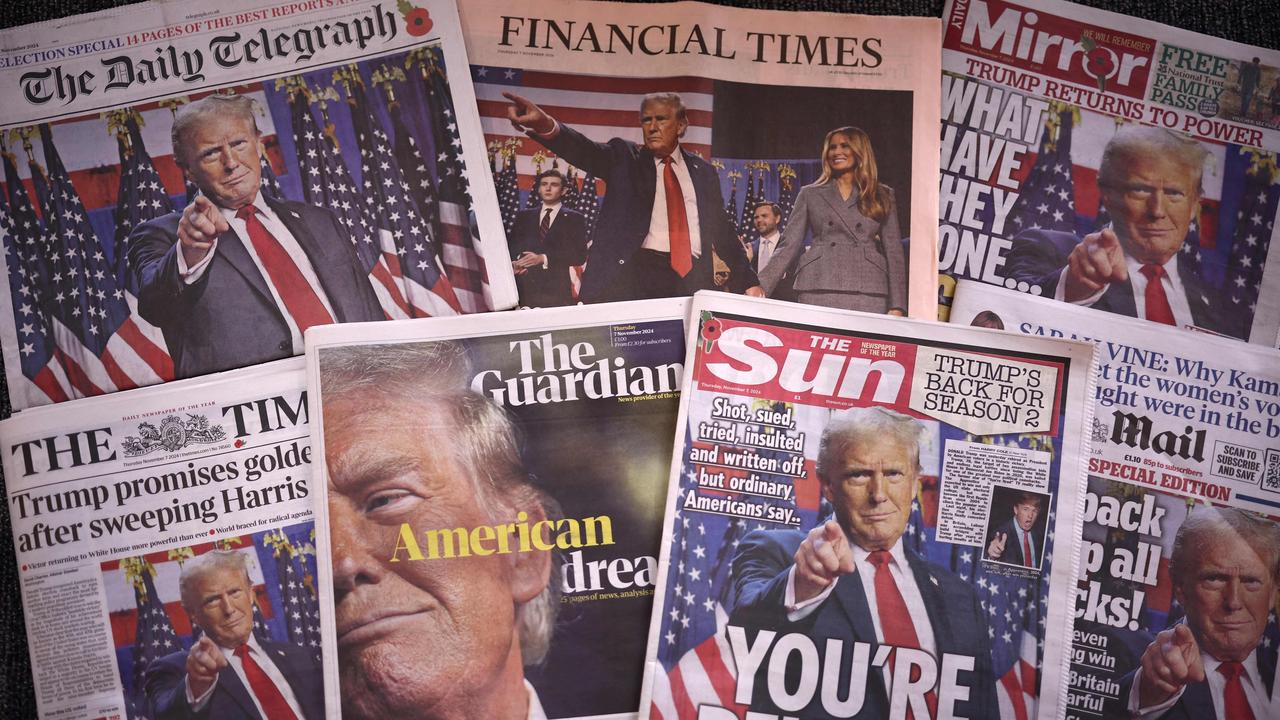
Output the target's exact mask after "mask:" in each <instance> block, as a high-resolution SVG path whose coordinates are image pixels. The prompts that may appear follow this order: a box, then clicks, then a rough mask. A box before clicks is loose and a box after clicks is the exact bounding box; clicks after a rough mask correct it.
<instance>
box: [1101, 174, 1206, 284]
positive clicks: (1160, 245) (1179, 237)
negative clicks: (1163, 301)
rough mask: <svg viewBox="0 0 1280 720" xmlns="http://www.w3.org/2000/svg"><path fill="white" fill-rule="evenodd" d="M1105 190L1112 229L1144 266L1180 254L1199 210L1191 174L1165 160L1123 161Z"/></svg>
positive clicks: (1195, 177)
mask: <svg viewBox="0 0 1280 720" xmlns="http://www.w3.org/2000/svg"><path fill="white" fill-rule="evenodd" d="M1119 165H1120V170H1119V172H1118V173H1117V177H1116V178H1115V179H1114V180H1110V181H1108V185H1107V187H1105V188H1104V189H1103V194H1102V200H1103V204H1105V205H1106V208H1107V210H1109V211H1110V212H1111V222H1112V228H1113V229H1114V230H1115V233H1116V236H1117V237H1118V238H1119V240H1120V243H1121V244H1122V245H1123V246H1124V248H1125V251H1126V252H1128V253H1129V255H1131V256H1132V257H1133V258H1134V259H1136V260H1138V261H1139V262H1142V263H1156V264H1164V263H1166V262H1168V261H1169V258H1172V257H1173V256H1174V255H1175V254H1177V252H1178V250H1180V249H1181V248H1182V241H1183V240H1185V239H1186V237H1187V232H1188V231H1190V229H1191V222H1192V221H1193V220H1194V219H1195V216H1196V212H1197V211H1198V209H1199V206H1200V187H1199V177H1198V174H1197V173H1196V171H1195V170H1193V169H1191V168H1188V167H1186V166H1185V165H1182V164H1180V163H1178V162H1177V161H1175V160H1174V159H1172V158H1170V157H1167V156H1164V155H1143V156H1138V157H1129V158H1126V159H1125V161H1124V162H1122V163H1119Z"/></svg>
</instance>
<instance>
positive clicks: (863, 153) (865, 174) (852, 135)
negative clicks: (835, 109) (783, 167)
mask: <svg viewBox="0 0 1280 720" xmlns="http://www.w3.org/2000/svg"><path fill="white" fill-rule="evenodd" d="M836 135H844V136H845V137H847V138H849V144H850V145H851V146H852V147H853V153H854V156H855V158H856V162H855V163H854V166H853V170H852V173H853V184H854V185H855V186H857V188H858V210H859V211H860V212H861V213H862V214H863V215H866V216H867V217H869V218H871V219H873V220H876V221H877V222H883V221H884V219H885V218H886V217H887V216H888V215H889V202H888V197H887V193H886V192H885V189H883V188H881V186H880V172H879V170H878V169H877V168H876V153H875V151H874V150H872V149H871V138H869V137H867V133H866V132H864V131H863V130H862V128H856V127H853V126H852V125H846V126H844V127H838V128H836V129H835V130H832V131H831V132H829V133H827V136H826V137H825V138H823V140H822V157H821V160H822V174H821V175H819V176H818V180H817V182H815V183H814V184H815V185H824V184H826V183H828V182H830V181H831V177H832V173H831V163H830V161H828V160H827V151H828V150H830V149H831V138H833V137H835V136H836Z"/></svg>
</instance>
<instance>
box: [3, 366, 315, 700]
mask: <svg viewBox="0 0 1280 720" xmlns="http://www.w3.org/2000/svg"><path fill="white" fill-rule="evenodd" d="M304 380H305V372H304V368H303V361H302V360H301V359H300V358H298V359H291V360H285V361H280V362H276V363H270V364H267V365H262V366H260V367H256V368H252V369H246V370H237V371H232V372H228V373H222V374H218V375H211V376H208V377H206V378H202V379H199V380H191V381H184V382H180V383H174V384H172V385H166V386H163V387H159V388H152V389H141V390H134V391H130V392H128V393H124V394H120V395H115V396H111V397H107V398H98V399H92V400H84V401H80V402H77V403H76V404H75V405H70V406H54V407H47V408H38V409H33V410H31V411H29V412H24V413H23V414H22V415H21V416H20V417H16V418H10V419H9V420H5V421H4V422H3V423H0V443H2V444H3V446H4V449H5V452H4V477H5V480H6V483H7V494H6V496H5V502H6V505H7V506H8V510H9V515H10V517H11V518H12V521H13V535H14V545H15V547H16V552H17V562H18V567H19V577H20V580H19V587H18V590H19V591H20V593H21V597H22V606H23V609H24V611H25V614H26V630H27V644H28V646H29V647H30V652H31V667H32V673H33V675H34V685H35V693H36V702H37V704H38V707H39V714H40V717H41V718H67V719H72V718H84V719H86V720H88V719H90V718H130V719H131V720H141V719H142V718H157V717H176V716H183V714H184V713H190V712H194V710H192V709H191V707H192V706H191V705H190V704H188V703H187V699H186V698H185V697H184V696H183V694H184V686H183V682H184V679H183V676H184V673H186V674H191V672H190V667H189V665H188V656H189V655H190V654H192V653H197V654H198V653H202V652H203V653H206V655H208V653H211V652H219V653H220V652H221V651H218V650H217V648H218V647H224V648H226V649H225V652H226V653H231V652H232V650H234V648H235V646H237V645H240V644H246V643H249V644H252V645H255V646H256V647H257V648H260V649H261V650H262V651H263V652H264V653H266V654H267V655H268V656H269V658H270V660H271V662H272V664H274V666H275V668H276V670H277V671H278V674H279V676H280V677H282V678H283V680H284V682H285V683H287V688H285V689H286V690H287V691H288V693H291V694H288V695H287V696H288V697H290V698H291V700H290V701H289V702H291V703H292V705H293V708H294V710H295V712H297V713H299V715H298V717H305V718H308V719H313V718H320V717H323V713H324V706H323V702H324V699H323V696H322V692H321V683H322V675H321V665H320V659H321V658H320V656H321V646H322V643H321V639H320V630H321V628H320V616H319V599H318V589H319V588H318V584H317V581H316V554H315V531H314V529H313V514H312V505H313V503H314V501H315V498H316V497H317V494H316V493H315V488H314V485H313V484H312V483H311V461H312V458H311V439H310V436H309V434H308V428H307V402H306V391H305V389H304V387H303V384H304ZM227 568H230V570H228V569H227ZM245 573H247V577H246V575H245ZM180 580H181V581H182V582H184V583H187V585H188V587H189V592H188V593H186V594H185V596H184V593H183V592H182V591H181V590H180V585H179V582H180ZM210 583H212V584H210ZM219 583H221V584H219ZM231 590H235V591H236V592H235V593H234V595H233V594H232V592H231ZM223 596H226V597H229V598H231V599H230V601H229V603H228V604H227V606H226V607H225V608H223V607H221V606H219V608H218V609H216V610H215V609H212V608H211V607H210V605H209V604H208V603H207V602H204V600H206V599H207V597H215V599H216V598H221V597H223ZM211 662H213V661H212V660H211ZM226 665H227V663H226V661H225V660H224V661H223V662H222V663H221V668H222V669H218V667H217V666H215V667H214V669H213V670H212V672H214V673H216V675H217V679H216V680H215V681H213V686H212V688H211V689H210V690H209V691H208V692H209V694H208V695H207V696H204V697H203V701H204V702H203V704H202V705H200V706H199V707H200V709H202V710H203V711H204V712H212V713H213V714H214V715H217V714H218V713H219V712H226V710H227V708H229V707H238V706H239V705H238V703H240V702H243V703H244V704H248V703H250V702H251V701H252V702H258V701H256V700H251V698H250V696H249V695H248V694H247V693H248V690H247V689H246V686H245V685H244V684H243V683H242V681H241V680H239V679H238V678H237V676H236V674H235V673H234V672H233V671H232V670H231V669H229V668H226ZM196 699H197V700H199V699H200V698H199V697H197V698H196Z"/></svg>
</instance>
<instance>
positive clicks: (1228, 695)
mask: <svg viewBox="0 0 1280 720" xmlns="http://www.w3.org/2000/svg"><path fill="white" fill-rule="evenodd" d="M1218 672H1220V673H1222V676H1223V677H1225V678H1226V679H1227V687H1226V690H1225V691H1224V692H1223V693H1222V705H1223V709H1224V710H1226V711H1227V717H1229V718H1231V720H1254V718H1253V709H1252V708H1250V707H1249V700H1248V698H1246V697H1245V696H1244V683H1242V682H1240V675H1241V674H1243V673H1244V665H1241V664H1240V663H1238V662H1224V663H1222V664H1221V665H1219V666H1218Z"/></svg>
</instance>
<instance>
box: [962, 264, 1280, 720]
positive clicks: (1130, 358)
mask: <svg viewBox="0 0 1280 720" xmlns="http://www.w3.org/2000/svg"><path fill="white" fill-rule="evenodd" d="M955 299H956V302H955V304H954V305H953V306H952V314H951V319H952V322H953V323H959V324H975V325H981V326H983V327H994V326H997V325H1003V326H1004V329H1006V330H1010V331H1013V332H1019V333H1023V334H1025V335H1031V336H1038V337H1067V338H1073V339H1080V340H1089V341H1091V342H1094V343H1096V344H1097V345H1098V351H1099V352H1098V363H1099V371H1098V383H1097V386H1096V388H1094V392H1095V394H1094V396H1093V397H1092V398H1091V401H1092V402H1093V404H1094V406H1095V409H1094V419H1093V428H1092V431H1091V435H1092V439H1093V444H1092V450H1091V455H1090V456H1089V458H1088V488H1087V491H1086V494H1085V513H1084V531H1083V539H1084V545H1083V549H1082V551H1081V563H1080V573H1079V576H1078V577H1077V585H1076V591H1075V593H1074V599H1073V603H1072V604H1073V608H1074V612H1073V614H1074V617H1075V635H1074V636H1073V643H1072V647H1071V689H1070V697H1069V709H1068V713H1067V717H1069V718H1077V719H1079V720H1092V719H1093V718H1098V717H1108V718H1111V717H1129V711H1130V710H1131V709H1133V708H1137V707H1142V708H1144V709H1145V708H1146V707H1148V705H1146V704H1142V703H1137V704H1135V705H1132V706H1130V704H1129V703H1130V693H1131V692H1132V690H1133V687H1134V685H1135V684H1137V683H1135V682H1134V678H1135V676H1136V675H1137V673H1138V670H1139V668H1140V667H1142V657H1143V655H1144V653H1146V652H1147V650H1148V648H1149V647H1150V646H1151V645H1152V644H1153V642H1156V640H1157V638H1159V641H1160V642H1164V640H1165V637H1167V636H1162V635H1161V633H1167V632H1168V631H1169V630H1170V629H1173V630H1175V631H1176V629H1177V628H1179V627H1191V628H1192V629H1193V634H1194V639H1195V642H1196V646H1197V647H1199V648H1201V649H1202V650H1204V649H1207V650H1208V651H1210V652H1213V651H1216V650H1215V649H1219V648H1220V645H1221V643H1217V642H1216V640H1217V637H1216V633H1215V632H1214V631H1211V630H1210V629H1211V628H1212V627H1213V623H1212V622H1210V621H1209V620H1208V619H1207V617H1208V615H1207V614H1206V613H1205V610H1204V608H1205V607H1206V603H1204V602H1203V601H1202V600H1199V599H1198V598H1197V597H1196V593H1195V587H1196V585H1197V584H1198V576H1197V574H1196V570H1190V571H1187V572H1186V573H1185V574H1184V575H1182V576H1181V577H1183V578H1184V579H1183V580H1182V581H1181V582H1180V581H1179V579H1178V578H1179V575H1178V573H1177V571H1176V570H1175V571H1174V572H1173V573H1171V572H1170V570H1171V566H1176V565H1177V564H1178V563H1179V562H1182V563H1183V564H1187V565H1190V566H1192V567H1199V566H1198V565H1194V564H1192V563H1191V560H1188V559H1186V558H1191V559H1196V558H1197V556H1196V554H1195V552H1194V551H1191V550H1188V548H1189V547H1191V546H1192V545H1195V544H1198V543H1192V542H1190V541H1185V540H1184V541H1178V538H1179V537H1180V536H1183V532H1184V531H1183V530H1182V528H1183V526H1184V525H1188V524H1189V519H1190V518H1195V517H1196V516H1197V515H1198V514H1200V513H1204V512H1205V511H1209V510H1212V509H1214V508H1235V509H1241V510H1246V511H1249V512H1252V513H1256V514H1257V517H1258V518H1259V519H1260V520H1259V522H1261V523H1264V524H1265V525H1266V526H1269V527H1270V528H1271V531H1270V532H1271V534H1270V535H1269V536H1267V535H1264V537H1269V538H1270V540H1269V541H1259V542H1250V543H1249V545H1251V546H1252V547H1253V549H1252V550H1250V549H1249V548H1248V547H1243V548H1242V547H1239V546H1237V545H1235V544H1230V545H1228V546H1225V547H1223V546H1221V545H1218V544H1214V543H1208V542H1206V543H1205V544H1206V545H1207V546H1209V547H1212V548H1214V549H1215V550H1219V555H1218V557H1219V560H1220V562H1221V563H1222V564H1223V565H1230V566H1232V567H1235V568H1244V571H1242V572H1241V575H1245V574H1247V571H1248V570H1250V569H1251V567H1252V565H1253V564H1260V563H1262V562H1263V560H1262V559H1265V558H1268V557H1270V558H1271V559H1275V557H1276V556H1277V555H1276V554H1277V553H1280V545H1277V544H1276V540H1275V535H1274V533H1275V532H1276V523H1277V516H1278V515H1280V513H1278V512H1277V508H1280V354H1278V353H1277V351H1275V350H1272V349H1269V348H1253V347H1246V346H1242V345H1241V344H1239V343H1232V342H1229V341H1226V340H1220V339H1218V338H1212V337H1194V338H1189V337H1188V336H1187V335H1186V334H1183V333H1181V332H1178V331H1176V330H1173V329H1171V328H1164V327H1159V326H1156V325H1152V324H1150V323H1143V322H1139V321H1137V320H1125V319H1119V318H1118V319H1115V320H1112V321H1110V322H1109V323H1108V324H1107V325H1106V326H1105V327H1104V326H1102V324H1100V323H1099V322H1098V321H1097V317H1096V316H1095V315H1094V314H1092V313H1090V312H1089V311H1087V310H1078V309H1073V308H1064V307H1061V306H1058V305H1053V304H1051V303H1050V302H1048V301H1046V300H1044V299H1039V298H1035V299H1031V298H1027V297H1025V296H1020V295H1017V294H1014V293H1011V292H1009V291H1007V290H1002V289H999V288H992V287H989V286H987V285H983V284H981V283H974V282H970V281H962V282H960V283H959V285H958V286H957V288H956V298H955ZM1188 340H1192V342H1188ZM1231 512H1234V510H1233V511H1231ZM1193 537H1194V536H1193ZM1240 537H1242V538H1250V539H1253V537H1254V536H1251V535H1249V534H1247V533H1243V532H1242V534H1241V535H1240ZM1179 545H1181V546H1182V549H1181V550H1180V549H1179ZM1183 553H1185V554H1186V556H1185V557H1179V555H1182V554H1183ZM1200 560H1201V564H1203V555H1201V556H1200ZM1256 579H1260V580H1261V583H1260V587H1258V586H1254V587H1252V589H1251V590H1250V591H1249V592H1248V593H1246V594H1245V595H1241V596H1240V597H1242V598H1246V601H1245V602H1244V603H1240V602H1237V601H1234V600H1233V601H1227V602H1224V603H1222V604H1221V605H1220V607H1221V608H1227V609H1228V611H1227V612H1228V613H1229V614H1231V615H1232V617H1226V616H1222V617H1219V618H1218V619H1217V620H1218V621H1220V622H1223V623H1226V622H1230V623H1234V624H1235V625H1234V626H1235V627H1236V628H1237V630H1236V631H1235V633H1234V634H1235V636H1236V637H1237V642H1236V644H1237V645H1239V646H1240V648H1243V649H1244V650H1246V651H1247V652H1243V655H1244V656H1251V657H1253V658H1254V661H1255V662H1256V663H1257V672H1258V673H1259V675H1258V676H1255V677H1254V680H1253V682H1254V683H1255V687H1258V688H1260V689H1261V688H1264V687H1265V688H1270V687H1271V683H1272V681H1273V675H1274V671H1275V667H1276V651H1277V645H1278V644H1277V638H1280V626H1277V622H1276V610H1275V607H1274V605H1275V595H1274V593H1275V588H1276V580H1275V578H1274V577H1268V573H1263V574H1262V575H1261V577H1260V578H1256ZM1249 597H1255V598H1256V597H1261V598H1265V599H1264V600H1263V601H1262V602H1261V603H1260V604H1257V603H1256V601H1253V600H1248V599H1247V598H1249ZM1206 628H1210V629H1206ZM1183 639H1184V640H1185V638H1183ZM1237 650H1239V648H1237ZM1194 654H1195V653H1188V657H1190V656H1191V655H1194ZM1220 654H1221V653H1220ZM1218 659H1227V658H1223V657H1220V658H1218ZM1177 684H1178V685H1179V686H1183V685H1185V692H1183V693H1182V698H1183V700H1182V702H1183V703H1184V705H1185V707H1186V708H1187V709H1186V712H1187V714H1188V716H1189V717H1212V714H1206V713H1211V712H1212V710H1211V708H1212V706H1211V705H1209V704H1208V703H1209V699H1210V698H1209V689H1208V687H1207V686H1206V685H1205V684H1204V682H1203V681H1201V682H1199V683H1197V682H1189V681H1188V680H1187V679H1185V678H1183V679H1182V680H1181V681H1180V682H1179V683H1177ZM1275 697H1276V694H1275V693H1273V692H1269V691H1264V692H1261V693H1260V696H1259V698H1258V701H1259V703H1263V704H1260V705H1254V706H1253V708H1254V709H1253V714H1254V717H1275V714H1276V711H1277V710H1280V707H1277V706H1276V705H1274V704H1272V703H1271V702H1270V701H1271V699H1273V698H1275ZM1197 698H1199V700H1197ZM1197 703H1198V704H1197ZM1268 708H1269V709H1268Z"/></svg>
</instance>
